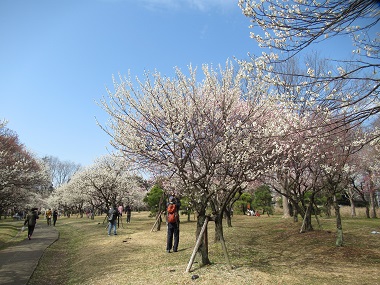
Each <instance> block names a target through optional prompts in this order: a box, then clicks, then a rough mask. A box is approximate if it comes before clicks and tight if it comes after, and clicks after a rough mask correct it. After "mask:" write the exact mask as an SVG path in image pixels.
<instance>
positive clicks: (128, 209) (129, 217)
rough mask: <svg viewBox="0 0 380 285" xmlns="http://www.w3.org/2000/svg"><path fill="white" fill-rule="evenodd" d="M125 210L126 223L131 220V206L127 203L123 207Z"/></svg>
mask: <svg viewBox="0 0 380 285" xmlns="http://www.w3.org/2000/svg"><path fill="white" fill-rule="evenodd" d="M125 212H126V213H127V223H130V222H131V212H132V210H131V206H129V205H128V206H127V207H126V208H125Z"/></svg>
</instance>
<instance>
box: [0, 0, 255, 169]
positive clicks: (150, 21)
mask: <svg viewBox="0 0 380 285" xmlns="http://www.w3.org/2000/svg"><path fill="white" fill-rule="evenodd" d="M236 3H237V1H235V0H64V1H63V0H34V1H30V0H1V1H0V39H1V44H0V119H6V120H8V121H9V123H8V128H10V129H12V130H14V131H15V132H16V133H17V134H18V135H19V138H20V141H21V142H22V143H23V144H24V145H25V146H26V147H27V148H28V149H30V150H31V151H33V152H34V153H35V154H36V155H37V156H38V157H43V156H45V155H48V156H50V155H51V156H56V157H58V158H59V159H60V160H62V161H72V162H75V163H80V164H81V165H83V166H86V165H90V164H92V163H93V161H94V159H95V158H97V157H99V156H101V155H104V154H107V153H108V150H107V148H108V149H109V148H110V146H109V140H110V138H109V137H108V136H107V135H106V134H105V133H104V132H103V131H102V130H101V129H100V128H99V127H98V126H97V125H96V121H95V117H96V118H97V119H98V120H99V121H100V122H102V123H105V122H106V120H107V115H106V113H105V112H104V111H103V110H102V109H101V108H100V107H99V106H98V105H97V104H96V103H95V102H96V101H99V100H100V99H101V98H102V96H104V95H106V91H105V90H106V89H105V88H106V87H110V88H111V89H112V75H113V74H114V75H117V74H118V73H120V74H121V75H126V74H127V73H128V70H130V71H131V73H132V75H136V76H142V75H143V72H144V70H151V71H153V70H155V69H157V70H158V71H160V72H161V74H163V75H168V76H171V75H172V74H173V67H175V66H178V67H179V68H181V69H186V68H187V66H188V65H189V64H192V65H193V66H200V65H202V64H203V63H208V64H214V65H215V64H224V63H225V62H226V60H227V59H228V58H230V59H232V58H233V57H234V56H236V57H238V58H246V57H247V52H253V53H255V50H256V51H258V49H257V48H256V47H255V43H254V42H253V40H251V39H250V38H249V29H248V25H249V20H248V19H247V18H245V17H244V16H243V15H242V13H241V11H240V9H239V8H238V7H237V4H236Z"/></svg>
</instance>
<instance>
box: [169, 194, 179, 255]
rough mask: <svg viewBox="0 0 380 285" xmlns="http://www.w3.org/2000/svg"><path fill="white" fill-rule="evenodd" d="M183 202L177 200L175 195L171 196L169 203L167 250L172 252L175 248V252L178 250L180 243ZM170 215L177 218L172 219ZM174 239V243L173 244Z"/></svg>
mask: <svg viewBox="0 0 380 285" xmlns="http://www.w3.org/2000/svg"><path fill="white" fill-rule="evenodd" d="M180 206H181V202H180V201H179V200H177V199H176V198H175V197H174V196H170V197H169V203H168V205H167V215H166V217H167V227H168V234H167V239H166V252H167V253H170V252H171V250H172V249H173V252H177V251H178V244H179V208H180ZM169 215H175V220H173V221H170V220H169ZM173 239H174V244H173Z"/></svg>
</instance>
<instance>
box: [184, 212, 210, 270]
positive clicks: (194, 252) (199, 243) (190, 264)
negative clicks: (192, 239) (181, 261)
mask: <svg viewBox="0 0 380 285" xmlns="http://www.w3.org/2000/svg"><path fill="white" fill-rule="evenodd" d="M208 219H209V217H208V216H206V219H205V222H204V223H203V226H202V229H201V232H200V233H199V236H198V239H197V242H196V244H195V247H194V250H193V254H192V255H191V257H190V261H189V264H188V265H187V268H186V271H185V272H186V273H188V272H189V271H190V269H191V266H192V265H193V263H194V259H195V255H196V253H197V251H198V248H199V246H200V245H201V242H202V239H203V233H204V232H205V230H206V228H207V224H208Z"/></svg>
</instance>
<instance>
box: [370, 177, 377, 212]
mask: <svg viewBox="0 0 380 285" xmlns="http://www.w3.org/2000/svg"><path fill="white" fill-rule="evenodd" d="M371 184H372V183H371ZM369 201H370V206H371V213H370V217H371V218H373V219H376V218H377V216H376V199H375V193H374V192H373V191H371V192H370V193H369Z"/></svg>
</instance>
